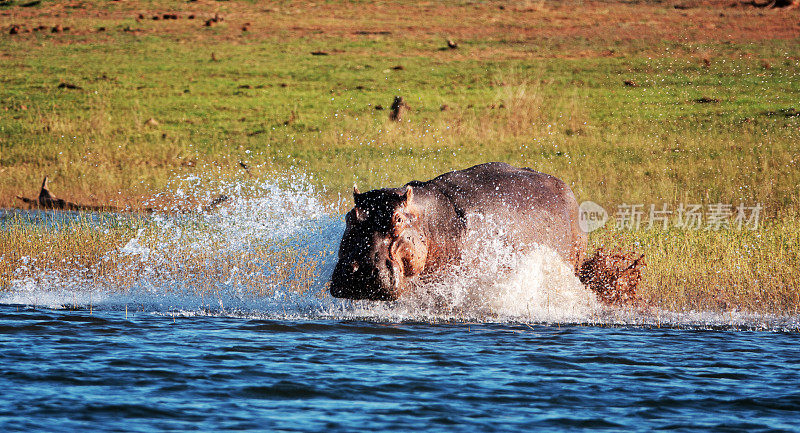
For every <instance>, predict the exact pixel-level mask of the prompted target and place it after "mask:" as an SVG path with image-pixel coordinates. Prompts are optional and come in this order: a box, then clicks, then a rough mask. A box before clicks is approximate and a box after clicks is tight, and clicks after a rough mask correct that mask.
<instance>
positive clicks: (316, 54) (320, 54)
mask: <svg viewBox="0 0 800 433" xmlns="http://www.w3.org/2000/svg"><path fill="white" fill-rule="evenodd" d="M311 55H312V56H327V55H328V53H327V52H325V51H312V52H311Z"/></svg>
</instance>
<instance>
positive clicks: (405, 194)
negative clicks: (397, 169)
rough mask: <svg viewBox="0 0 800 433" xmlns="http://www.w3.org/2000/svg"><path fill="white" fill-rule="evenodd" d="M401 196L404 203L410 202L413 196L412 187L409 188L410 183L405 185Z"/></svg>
mask: <svg viewBox="0 0 800 433" xmlns="http://www.w3.org/2000/svg"><path fill="white" fill-rule="evenodd" d="M403 197H404V198H405V201H406V203H411V200H412V199H413V198H414V189H413V188H411V185H406V190H405V191H403Z"/></svg>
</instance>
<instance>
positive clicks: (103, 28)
mask: <svg viewBox="0 0 800 433" xmlns="http://www.w3.org/2000/svg"><path fill="white" fill-rule="evenodd" d="M97 31H98V32H104V31H106V28H105V27H98V28H97Z"/></svg>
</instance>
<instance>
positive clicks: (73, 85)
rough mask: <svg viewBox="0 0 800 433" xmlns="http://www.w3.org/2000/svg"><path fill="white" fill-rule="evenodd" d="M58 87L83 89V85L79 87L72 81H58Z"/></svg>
mask: <svg viewBox="0 0 800 433" xmlns="http://www.w3.org/2000/svg"><path fill="white" fill-rule="evenodd" d="M58 88H59V89H73V90H83V87H81V86H78V85H76V84H72V83H65V82H62V83H60V84H59V85H58Z"/></svg>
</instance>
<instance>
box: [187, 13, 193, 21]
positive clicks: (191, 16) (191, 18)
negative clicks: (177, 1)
mask: <svg viewBox="0 0 800 433" xmlns="http://www.w3.org/2000/svg"><path fill="white" fill-rule="evenodd" d="M186 18H187V19H190V20H193V19H194V14H191V15H189V16H188V17H186Z"/></svg>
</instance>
